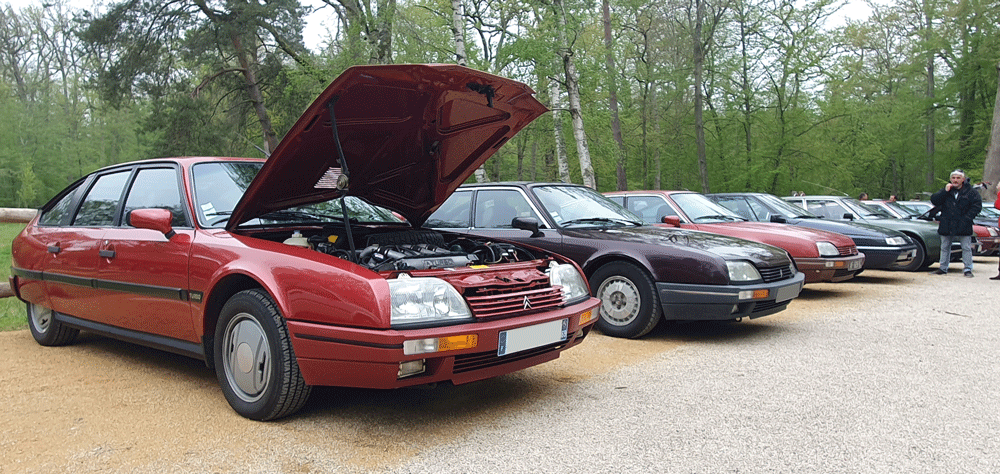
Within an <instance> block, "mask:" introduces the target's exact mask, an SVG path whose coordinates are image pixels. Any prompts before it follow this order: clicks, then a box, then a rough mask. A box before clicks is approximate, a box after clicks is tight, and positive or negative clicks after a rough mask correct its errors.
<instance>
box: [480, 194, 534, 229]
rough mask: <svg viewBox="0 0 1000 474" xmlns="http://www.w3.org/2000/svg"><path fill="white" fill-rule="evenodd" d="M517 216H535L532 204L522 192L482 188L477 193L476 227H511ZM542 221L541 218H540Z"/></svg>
mask: <svg viewBox="0 0 1000 474" xmlns="http://www.w3.org/2000/svg"><path fill="white" fill-rule="evenodd" d="M515 217H534V218H535V219H538V216H536V215H535V213H534V212H532V210H531V205H530V204H528V200H527V199H525V198H524V195H522V194H521V193H520V192H518V191H515V190H513V189H510V190H507V189H503V190H499V189H498V190H482V191H479V192H478V193H477V194H476V227H486V228H490V227H504V228H511V227H512V226H511V221H513V220H514V218H515ZM538 221H539V222H542V220H541V219H538Z"/></svg>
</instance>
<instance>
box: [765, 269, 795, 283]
mask: <svg viewBox="0 0 1000 474" xmlns="http://www.w3.org/2000/svg"><path fill="white" fill-rule="evenodd" d="M757 271H759V272H760V276H761V278H763V279H764V282H765V283H770V282H772V281H781V280H787V279H789V278H791V277H792V267H791V265H782V266H780V267H765V268H758V269H757Z"/></svg>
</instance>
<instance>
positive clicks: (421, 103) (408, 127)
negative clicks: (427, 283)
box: [226, 64, 548, 230]
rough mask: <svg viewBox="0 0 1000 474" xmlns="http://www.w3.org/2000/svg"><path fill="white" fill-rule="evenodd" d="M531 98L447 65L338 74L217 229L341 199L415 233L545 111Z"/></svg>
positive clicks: (527, 91)
mask: <svg viewBox="0 0 1000 474" xmlns="http://www.w3.org/2000/svg"><path fill="white" fill-rule="evenodd" d="M533 94H534V91H533V90H532V89H531V88H530V87H528V86H527V85H525V84H522V83H520V82H517V81H514V80H511V79H505V78H502V77H499V76H494V75H491V74H487V73H484V72H480V71H476V70H473V69H469V68H466V67H462V66H456V65H447V64H433V65H377V66H355V67H352V68H350V69H347V70H346V71H344V73H343V74H341V75H340V77H338V78H337V79H336V80H334V81H333V82H332V83H331V84H330V85H329V86H328V87H327V88H326V90H325V91H323V93H322V94H320V96H319V97H318V98H317V99H316V100H315V101H314V102H313V103H312V105H310V106H309V108H308V109H306V111H305V113H303V114H302V116H301V117H299V120H298V121H297V122H296V123H295V125H294V126H293V127H292V129H291V130H289V132H288V133H287V134H286V135H285V137H284V138H283V139H282V140H281V143H279V144H278V146H277V147H276V148H275V149H274V153H272V154H271V156H270V158H268V160H267V162H266V163H264V166H263V168H261V170H260V173H258V174H257V176H256V177H255V178H254V180H253V182H252V183H250V186H249V187H248V188H247V190H246V193H245V194H244V195H243V197H242V199H240V202H239V203H238V204H237V205H236V207H235V208H234V209H233V213H232V216H230V220H229V222H228V224H227V226H226V228H227V229H230V230H232V229H233V228H235V227H236V226H238V225H240V224H242V223H244V222H246V221H248V220H251V219H253V218H256V217H260V216H262V215H264V214H267V213H269V212H273V211H278V210H282V209H287V208H289V207H294V206H300V205H305V204H312V203H317V202H322V201H327V200H330V199H334V198H337V197H340V196H341V195H344V194H346V195H350V196H357V197H360V198H362V199H364V200H365V201H368V202H370V203H372V204H375V205H378V206H382V207H385V208H388V209H391V210H393V211H396V212H398V213H399V214H401V215H402V216H403V217H405V218H406V219H407V220H408V221H409V222H410V224H412V225H413V226H420V225H422V224H423V222H424V221H425V220H426V219H427V217H428V216H429V215H430V214H431V212H433V211H434V210H435V209H437V207H438V206H439V205H440V204H441V203H443V202H444V201H445V199H447V198H448V196H449V195H451V193H452V192H453V191H454V190H455V188H457V187H458V186H459V185H460V184H462V182H464V181H465V180H466V179H467V178H468V177H469V176H470V175H471V174H472V173H473V172H474V171H475V170H476V168H478V167H479V166H480V165H482V164H483V162H485V161H486V159H487V158H489V157H490V156H491V155H493V153H495V152H496V151H497V150H498V149H499V148H500V146H501V145H503V144H504V143H506V142H507V140H509V139H510V138H511V137H513V136H514V135H515V134H517V132H518V131H520V130H521V129H522V128H524V127H525V126H526V125H528V124H529V123H531V121H532V120H534V119H535V118H537V117H538V116H539V115H541V114H543V113H545V112H546V111H548V109H547V108H545V106H544V105H542V104H541V103H539V102H538V101H537V100H535V98H534V96H533ZM330 104H333V111H334V112H335V116H336V122H337V131H336V132H337V134H338V135H339V138H340V144H341V146H342V148H343V154H344V157H345V160H344V161H345V162H346V164H347V166H346V169H345V167H344V166H342V164H341V162H340V157H339V156H340V155H339V153H338V151H337V140H336V139H335V137H334V130H333V128H332V127H331V123H332V120H331V114H330V107H329V105H330ZM345 181H346V187H345V186H344V184H345Z"/></svg>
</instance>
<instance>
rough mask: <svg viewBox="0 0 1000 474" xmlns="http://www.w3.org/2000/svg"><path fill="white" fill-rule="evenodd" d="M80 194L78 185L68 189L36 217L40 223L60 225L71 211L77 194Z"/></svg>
mask: <svg viewBox="0 0 1000 474" xmlns="http://www.w3.org/2000/svg"><path fill="white" fill-rule="evenodd" d="M78 194H80V187H79V186H77V187H76V189H73V190H72V191H69V192H67V193H66V195H65V196H63V197H62V199H60V200H59V201H57V202H56V203H55V205H53V206H52V207H51V208H49V210H47V211H45V212H43V213H42V216H41V217H39V218H38V223H39V224H41V225H60V224H62V223H63V222H65V219H66V218H67V217H68V216H69V215H70V213H72V212H73V203H75V202H76V198H77V195H78Z"/></svg>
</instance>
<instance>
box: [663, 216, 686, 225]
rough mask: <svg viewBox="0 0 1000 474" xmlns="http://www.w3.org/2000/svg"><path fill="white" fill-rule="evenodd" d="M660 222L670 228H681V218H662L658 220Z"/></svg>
mask: <svg viewBox="0 0 1000 474" xmlns="http://www.w3.org/2000/svg"><path fill="white" fill-rule="evenodd" d="M660 222H662V223H664V224H667V225H669V226H671V227H680V226H681V218H680V217H679V216H663V217H661V218H660Z"/></svg>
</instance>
